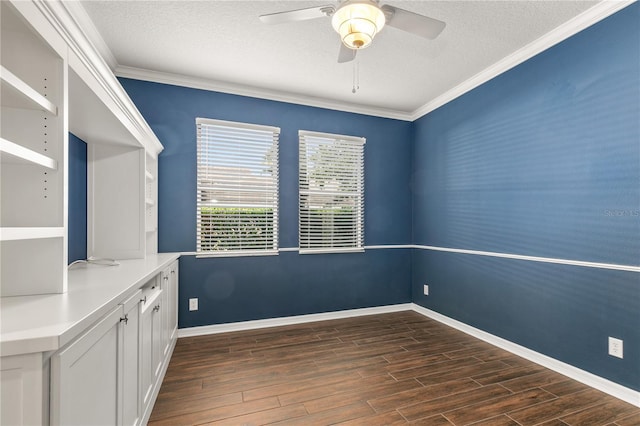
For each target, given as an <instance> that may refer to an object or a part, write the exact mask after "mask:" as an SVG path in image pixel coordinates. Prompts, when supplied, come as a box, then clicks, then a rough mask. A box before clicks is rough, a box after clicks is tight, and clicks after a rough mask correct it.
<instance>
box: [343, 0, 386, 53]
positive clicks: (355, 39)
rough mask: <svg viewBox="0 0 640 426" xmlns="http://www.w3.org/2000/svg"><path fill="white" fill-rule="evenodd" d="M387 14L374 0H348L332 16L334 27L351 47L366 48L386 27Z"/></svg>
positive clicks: (345, 43)
mask: <svg viewBox="0 0 640 426" xmlns="http://www.w3.org/2000/svg"><path fill="white" fill-rule="evenodd" d="M385 21H386V19H385V16H384V13H383V12H382V10H380V8H379V7H378V6H377V5H376V4H375V3H374V2H373V1H368V0H363V1H357V0H356V1H346V2H345V3H343V4H342V5H341V6H340V7H339V8H338V10H336V11H335V13H334V14H333V16H332V17H331V24H332V25H333V29H334V30H336V32H337V33H338V34H340V39H341V40H342V43H343V44H344V45H345V46H347V47H348V48H349V49H354V50H356V49H364V48H365V47H367V46H369V45H370V44H371V42H372V41H373V38H374V37H375V35H376V34H377V33H378V32H379V31H380V30H381V29H382V28H383V27H384V24H385Z"/></svg>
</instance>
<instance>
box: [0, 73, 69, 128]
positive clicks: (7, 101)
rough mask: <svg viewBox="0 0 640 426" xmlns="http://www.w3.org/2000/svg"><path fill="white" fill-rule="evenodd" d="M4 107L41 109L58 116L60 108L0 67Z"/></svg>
mask: <svg viewBox="0 0 640 426" xmlns="http://www.w3.org/2000/svg"><path fill="white" fill-rule="evenodd" d="M0 80H2V105H3V106H7V107H11V108H26V109H39V110H43V111H47V112H49V113H51V114H52V115H54V116H55V115H58V107H57V106H56V105H54V104H53V102H51V101H50V100H49V99H47V98H46V97H44V96H42V95H41V94H40V93H38V91H36V90H35V89H34V88H32V87H31V86H29V85H28V84H27V83H25V82H24V81H22V80H21V79H20V78H19V77H18V76H16V75H15V74H13V73H12V72H11V71H9V70H8V69H6V68H5V67H4V66H0Z"/></svg>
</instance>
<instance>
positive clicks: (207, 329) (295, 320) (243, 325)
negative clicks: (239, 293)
mask: <svg viewBox="0 0 640 426" xmlns="http://www.w3.org/2000/svg"><path fill="white" fill-rule="evenodd" d="M412 309H413V304H412V303H404V304H399V305H387V306H376V307H374V308H362V309H349V310H345V311H335V312H325V313H321V314H308V315H296V316H292V317H282V318H269V319H263V320H254V321H242V322H234V323H229V324H215V325H205V326H201V327H190V328H181V329H179V330H178V337H192V336H202V335H206V334H218V333H228V332H230V331H244V330H256V329H260V328H268V327H279V326H282V325H294V324H304V323H307V322H315V321H327V320H332V319H343V318H353V317H361V316H365V315H376V314H386V313H389V312H400V311H410V310H412Z"/></svg>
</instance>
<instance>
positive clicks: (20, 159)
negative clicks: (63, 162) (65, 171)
mask: <svg viewBox="0 0 640 426" xmlns="http://www.w3.org/2000/svg"><path fill="white" fill-rule="evenodd" d="M0 154H2V162H3V163H19V164H29V165H36V166H41V167H44V168H47V169H50V170H57V169H58V162H57V161H56V160H54V159H53V158H50V157H47V156H46V155H42V154H40V153H37V152H35V151H32V150H30V149H29V148H25V147H24V146H22V145H18V144H17V143H13V142H11V141H8V140H6V139H4V138H0Z"/></svg>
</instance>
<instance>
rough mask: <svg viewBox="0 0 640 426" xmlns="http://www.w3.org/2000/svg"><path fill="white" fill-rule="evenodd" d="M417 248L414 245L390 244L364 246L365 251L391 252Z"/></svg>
mask: <svg viewBox="0 0 640 426" xmlns="http://www.w3.org/2000/svg"><path fill="white" fill-rule="evenodd" d="M413 248H416V246H414V245H413V244H389V245H379V246H364V249H365V250H389V249H413Z"/></svg>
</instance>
